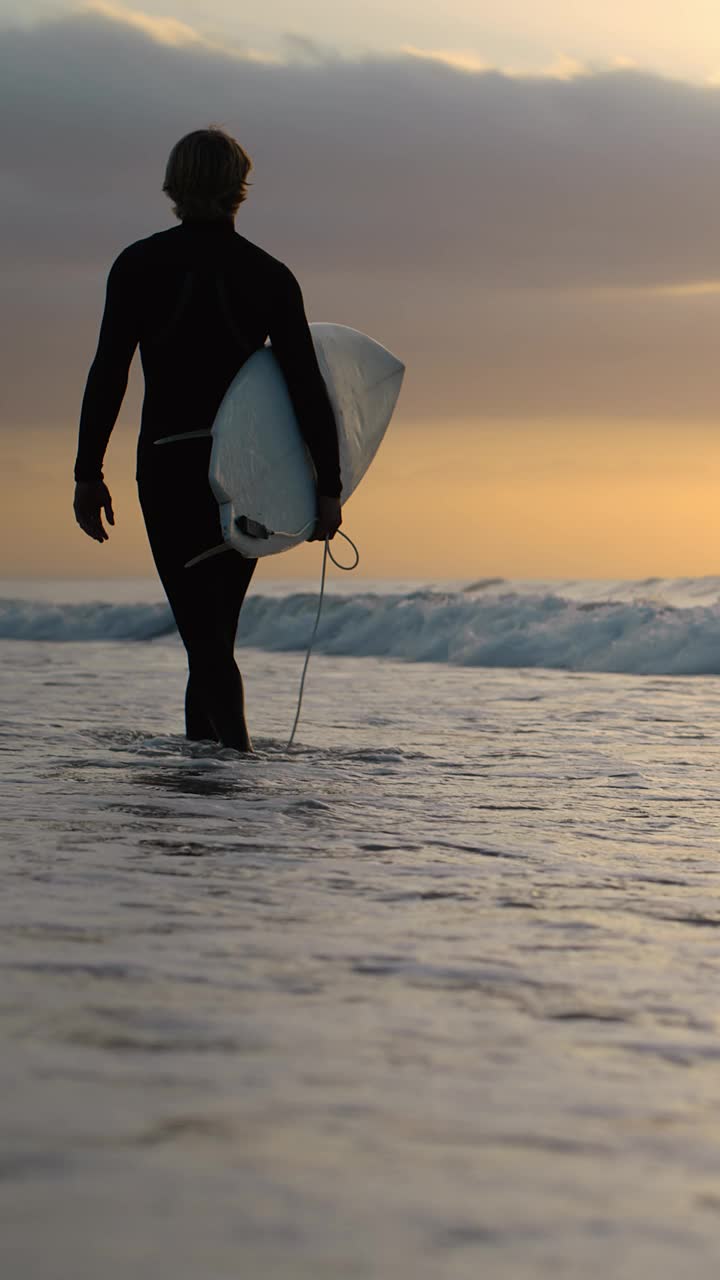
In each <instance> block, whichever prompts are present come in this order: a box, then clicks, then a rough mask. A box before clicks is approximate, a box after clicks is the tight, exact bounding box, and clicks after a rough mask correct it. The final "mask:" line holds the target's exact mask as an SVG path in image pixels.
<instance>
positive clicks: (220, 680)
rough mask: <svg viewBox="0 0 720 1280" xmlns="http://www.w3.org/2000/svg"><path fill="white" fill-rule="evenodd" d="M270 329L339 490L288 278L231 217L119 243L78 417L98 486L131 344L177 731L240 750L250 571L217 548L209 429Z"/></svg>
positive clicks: (329, 421) (84, 473) (326, 487)
mask: <svg viewBox="0 0 720 1280" xmlns="http://www.w3.org/2000/svg"><path fill="white" fill-rule="evenodd" d="M268 336H269V337H270V340H271V342H272V345H273V350H274V352H275V355H276V357H277V359H278V361H279V364H280V366H281V368H282V370H283V373H284V375H285V379H286V381H287V384H288V389H289V392H290V396H291V399H292V401H293V405H294V407H295V411H296V414H297V418H298V422H299V424H300V428H301V431H302V433H303V436H304V438H305V440H306V442H307V445H308V448H309V450H310V453H311V455H312V458H313V462H314V465H315V470H316V473H317V489H318V493H320V494H325V495H327V496H329V497H333V496H338V495H339V493H340V469H339V463H338V444H337V432H336V428H335V421H334V418H333V413H332V408H331V406H330V402H329V400H328V396H327V390H326V388H325V384H324V382H323V379H322V376H321V374H320V370H319V368H318V364H317V359H316V357H315V351H314V348H313V345H312V338H311V336H310V331H309V328H308V323H307V319H306V317H305V310H304V306H303V300H302V293H301V291H300V287H299V285H298V283H297V281H296V279H295V277H294V276H293V274H292V272H291V271H290V270H289V269H288V268H287V267H286V266H285V265H284V264H283V263H281V262H279V261H278V260H277V259H276V258H273V257H271V256H270V254H268V253H265V252H264V251H263V250H262V249H259V248H258V247H257V246H256V245H253V244H251V243H250V241H248V240H246V239H245V238H244V237H243V236H240V235H238V234H237V233H236V232H235V229H234V226H233V223H232V220H231V219H227V220H224V221H212V222H203V221H194V220H192V221H191V220H185V221H184V222H182V223H181V224H180V225H179V226H177V227H174V228H172V230H169V231H162V232H160V233H158V234H157V235H154V236H150V237H149V238H148V239H147V240H140V241H138V242H137V243H136V244H133V245H130V246H129V248H127V249H125V250H123V252H122V253H121V254H120V256H119V257H118V259H117V260H116V262H115V263H114V264H113V267H112V269H111V271H110V275H109V278H108V286H107V299H106V304H105V312H104V315H103V321H102V327H101V330H100V340H99V344H98V350H97V354H96V356H95V359H94V361H93V364H92V367H91V369H90V373H89V376H88V381H87V386H86V389H85V396H84V399H83V406H82V413H81V418H80V433H79V443H78V453H77V460H76V464H75V478H76V479H77V480H101V479H102V477H103V473H102V464H103V458H104V454H105V449H106V447H107V443H108V440H109V438H110V433H111V431H112V429H113V426H114V425H115V421H116V418H117V415H118V413H119V410H120V405H121V404H122V400H123V396H124V394H125V389H126V387H127V378H128V370H129V366H130V362H131V360H132V357H133V354H134V351H135V348H136V346H137V344H138V343H139V344H140V355H141V359H142V366H143V372H144V375H145V398H144V402H143V411H142V422H141V428H140V436H139V440H138V450H137V480H138V488H139V494H140V504H141V507H142V511H143V515H144V518H145V525H146V528H147V532H148V537H149V539H150V546H151V549H152V553H153V557H154V559H155V564H156V565H157V569H158V573H159V574H160V578H161V580H162V583H163V586H164V588H165V592H166V594H167V597H168V600H169V602H170V606H171V608H172V611H173V614H174V617H175V621H176V623H177V626H178V630H179V632H180V635H181V637H182V640H183V642H184V644H185V647H186V649H187V653H188V662H189V671H190V673H189V679H188V687H187V695H186V701H185V710H186V727H187V733H188V736H189V737H192V738H203V737H213V738H216V739H219V740H220V741H222V742H224V743H225V744H226V745H231V746H243V744H244V733H245V729H244V715H243V691H242V680H241V678H240V673H239V672H238V669H237V666H236V664H235V660H234V657H233V649H234V642H235V632H236V630H237V623H238V617H239V613H240V607H241V605H242V602H243V599H244V596H245V592H246V591H247V588H248V585H249V583H250V579H251V577H252V574H253V570H254V568H255V564H256V561H255V560H247V559H245V558H243V557H242V556H240V555H239V554H238V553H237V552H235V551H226V552H224V553H222V554H220V555H217V556H214V557H212V558H210V559H208V560H204V561H201V562H200V563H199V564H197V565H194V566H192V567H191V568H187V569H186V568H185V564H186V562H187V561H188V560H190V559H192V557H194V556H196V555H199V554H200V553H201V552H203V551H205V550H208V549H210V548H211V547H214V546H216V545H217V544H218V543H220V542H221V541H222V533H221V530H220V522H219V516H218V506H217V502H216V500H215V498H214V497H213V494H212V491H211V489H210V485H209V482H208V463H209V455H210V438H209V436H208V437H205V438H196V439H188V440H185V441H180V442H177V443H173V444H156V443H155V441H156V440H159V439H161V438H162V437H163V436H168V435H180V434H183V433H185V432H196V431H203V430H207V431H209V430H210V428H211V426H212V423H213V420H214V418H215V414H216V412H217V409H218V407H219V405H220V402H221V400H222V398H223V396H224V394H225V391H226V390H227V388H228V386H229V384H230V382H231V381H232V379H233V378H234V376H235V374H236V373H237V371H238V369H239V368H240V366H241V365H242V364H244V362H245V360H247V358H248V357H249V356H250V355H251V354H252V353H253V352H254V351H256V350H257V349H258V348H259V347H262V346H263V344H264V342H265V339H266V338H267V337H268Z"/></svg>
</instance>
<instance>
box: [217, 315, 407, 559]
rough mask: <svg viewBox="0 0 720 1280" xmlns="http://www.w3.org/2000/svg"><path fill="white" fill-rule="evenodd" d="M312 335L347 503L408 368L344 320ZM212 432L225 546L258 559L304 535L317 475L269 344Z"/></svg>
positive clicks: (246, 370) (241, 377) (231, 392)
mask: <svg viewBox="0 0 720 1280" xmlns="http://www.w3.org/2000/svg"><path fill="white" fill-rule="evenodd" d="M310 332H311V333H312V337H313V342H314V345H315V351H316V354H317V358H318V363H319V365H320V372H321V373H322V375H323V378H324V379H325V384H326V386H327V389H328V394H329V397H330V403H331V404H332V407H333V411H334V414H335V421H336V424H337V431H338V443H339V447H340V469H341V475H342V501H343V503H344V502H346V501H347V499H348V498H349V497H350V495H351V493H353V491H354V490H355V489H356V488H357V486H358V484H359V483H360V480H361V479H362V477H363V476H364V474H365V472H366V471H367V469H368V467H369V466H370V463H371V462H372V460H373V458H374V456H375V454H376V452H377V450H378V447H379V445H380V442H381V440H382V438H383V436H384V435H385V432H386V430H387V427H388V423H389V422H390V418H391V417H392V413H393V410H394V408H395V403H396V401H397V398H398V395H399V393H400V386H401V383H402V379H403V374H404V372H405V366H404V365H403V364H402V363H401V362H400V361H399V360H397V359H396V357H395V356H393V355H392V354H391V353H390V352H389V351H387V350H386V348H385V347H383V346H381V345H380V343H378V342H375V341H373V339H372V338H368V337H367V336H366V335H365V334H364V333H359V332H358V331H357V330H356V329H349V328H347V327H346V326H345V325H340V324H311V325H310ZM212 437H213V444H212V451H211V455H210V472H209V476H210V484H211V487H212V490H213V492H214V494H215V497H216V498H217V500H218V503H219V506H220V522H221V525H222V532H223V538H224V540H225V544H226V545H230V546H232V547H234V548H235V549H236V550H237V551H239V552H240V553H241V555H244V556H249V557H253V558H254V557H256V556H271V555H277V554H278V553H279V552H281V551H287V550H288V549H289V548H290V547H294V546H297V544H298V543H300V542H304V541H306V539H307V538H308V537H309V535H310V534H311V533H312V529H313V526H314V523H315V517H316V502H315V478H314V471H313V466H312V462H311V460H310V455H309V452H308V449H307V446H306V445H305V442H304V440H303V438H302V436H301V434H300V428H299V426H298V423H297V419H296V417H295V411H294V409H293V407H292V403H291V400H290V395H289V392H288V389H287V384H286V382H285V379H284V377H283V374H282V371H281V369H280V366H279V365H278V363H277V360H276V359H275V356H274V355H273V352H272V348H271V347H270V346H266V347H263V348H262V350H260V351H256V352H255V353H254V354H253V355H252V356H251V357H250V359H249V360H247V361H246V363H245V364H244V365H243V367H242V369H240V371H239V373H238V374H237V376H236V377H235V379H234V380H233V382H232V383H231V385H230V386H229V388H228V390H227V392H226V393H225V398H224V400H223V402H222V404H221V405H220V408H219V409H218V412H217V416H216V418H215V422H214V423H213V428H212ZM248 522H250V523H248ZM248 528H253V529H254V530H255V533H256V534H257V533H258V531H259V530H262V531H263V532H261V533H260V534H259V536H252V535H251V534H249V533H248V532H247V529H248ZM243 530H245V531H243ZM266 534H267V535H268V536H265V535H266Z"/></svg>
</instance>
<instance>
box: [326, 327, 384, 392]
mask: <svg viewBox="0 0 720 1280" xmlns="http://www.w3.org/2000/svg"><path fill="white" fill-rule="evenodd" d="M311 329H312V333H313V337H314V339H315V341H316V342H319V343H320V344H321V346H322V347H323V348H324V349H325V351H326V353H328V354H329V353H330V351H331V350H332V351H333V354H334V352H335V349H337V350H338V351H342V359H343V362H344V363H345V364H346V366H347V364H349V363H350V362H351V363H352V365H353V374H354V380H355V382H356V385H357V386H361V387H363V388H364V389H365V390H366V391H367V392H370V391H373V390H374V389H375V388H376V387H379V386H380V385H381V383H384V382H389V383H392V382H394V383H395V384H396V388H397V389H396V391H395V399H397V396H398V394H399V392H400V384H401V383H402V380H403V375H404V373H405V365H404V364H403V362H402V360H398V358H397V356H395V355H393V353H392V351H388V349H387V347H384V346H383V345H382V343H380V342H376V341H375V339H374V338H369V337H368V335H367V334H366V333H361V332H360V331H359V330H358V329H351V328H350V327H349V326H347V325H342V324H324V323H322V322H316V323H314V324H312V325H311ZM331 358H332V357H331ZM389 389H390V388H388V390H389Z"/></svg>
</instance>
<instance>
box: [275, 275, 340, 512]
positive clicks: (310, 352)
mask: <svg viewBox="0 0 720 1280" xmlns="http://www.w3.org/2000/svg"><path fill="white" fill-rule="evenodd" d="M269 333H270V341H271V343H272V348H273V351H274V353H275V356H276V358H277V361H278V364H279V365H280V368H281V369H282V371H283V374H284V376H285V381H286V383H287V386H288V391H289V393H290V399H291V400H292V404H293V408H294V410H295V414H296V416H297V420H298V424H299V426H300V430H301V432H302V435H303V439H304V440H305V442H306V444H307V446H308V449H309V450H310V455H311V457H312V460H313V464H314V466H315V472H316V476H317V491H318V498H319V500H321V499H334V500H335V502H336V504H337V513H338V516H339V510H340V503H339V499H340V493H341V489H342V483H341V478H340V456H339V450H338V437H337V427H336V425H335V415H334V413H333V410H332V405H331V404H330V399H329V396H328V393H327V387H326V386H325V382H324V381H323V376H322V374H321V372H320V367H319V365H318V361H317V356H316V354H315V347H314V346H313V340H312V334H311V332H310V326H309V325H308V322H307V316H306V315H305V306H304V303H303V296H302V291H301V289H300V285H299V284H298V282H297V280H296V279H295V277H294V275H293V274H292V272H291V271H290V270H288V268H287V267H283V276H282V279H281V281H280V286H279V288H278V291H277V293H276V296H275V299H274V305H273V308H272V314H271V318H270V326H269ZM326 505H327V506H328V512H329V504H326ZM328 512H326V513H325V514H326V516H327V515H328ZM318 515H319V518H320V521H321V522H322V521H323V510H322V503H321V502H320V501H319V511H318ZM338 524H339V519H338V522H337V524H336V525H335V528H337V527H338ZM323 536H326V535H323ZM327 536H330V535H327Z"/></svg>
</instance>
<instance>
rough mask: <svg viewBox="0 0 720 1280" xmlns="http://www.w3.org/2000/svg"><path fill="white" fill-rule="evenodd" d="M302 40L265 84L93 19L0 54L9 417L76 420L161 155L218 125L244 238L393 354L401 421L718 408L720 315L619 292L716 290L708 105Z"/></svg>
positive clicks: (157, 206) (157, 212)
mask: <svg viewBox="0 0 720 1280" xmlns="http://www.w3.org/2000/svg"><path fill="white" fill-rule="evenodd" d="M300 44H301V45H302V47H300V45H299V44H298V42H297V39H296V41H295V48H296V52H297V57H296V58H294V59H291V61H289V62H288V63H287V64H286V65H273V64H268V63H266V64H263V63H260V62H257V61H253V60H252V59H251V58H249V57H241V56H231V55H226V54H223V53H222V52H219V51H217V50H213V49H211V48H208V47H204V46H203V45H202V44H199V43H198V44H196V45H187V46H184V47H170V46H168V45H163V44H161V43H158V42H156V41H153V40H152V39H150V38H149V37H148V36H147V35H144V34H143V33H142V32H140V31H138V30H133V29H131V28H130V27H129V26H127V25H125V24H123V23H121V22H119V21H111V20H109V19H107V18H105V17H101V16H100V15H97V14H96V15H93V14H90V13H86V14H83V15H79V16H74V17H70V18H66V19H63V20H62V21H57V22H52V23H45V24H42V25H39V26H37V27H35V28H33V29H31V30H25V31H10V30H8V31H5V32H3V33H1V34H0V119H1V120H2V121H3V125H2V132H1V134H0V201H1V202H2V210H3V212H2V220H3V228H2V236H1V237H0V266H1V267H2V269H3V272H4V275H5V279H6V281H7V282H8V303H7V304H6V308H7V309H6V313H5V315H4V317H3V330H4V341H5V353H6V358H7V359H9V361H10V362H11V363H10V365H9V368H10V369H11V370H12V371H13V376H12V377H11V378H9V379H3V382H4V395H5V405H4V407H3V409H2V414H3V418H4V420H5V421H6V422H17V421H19V420H26V419H27V420H33V421H39V420H42V421H50V420H52V413H53V412H56V411H57V408H58V406H59V405H60V406H61V407H62V411H63V413H65V414H68V413H70V414H73V413H74V412H75V411H76V400H77V394H78V392H77V383H78V380H80V379H81V378H82V377H83V376H84V371H85V367H86V365H87V362H88V360H89V358H90V356H91V354H92V349H91V348H92V344H93V341H94V332H95V327H96V324H97V313H98V307H99V305H100V300H101V294H102V277H104V274H105V271H106V269H107V266H108V264H109V262H110V261H111V260H112V258H113V257H114V256H115V254H116V253H117V252H118V251H119V249H120V248H121V247H122V246H123V245H124V244H126V243H128V242H129V241H131V240H133V239H136V238H138V237H140V236H143V235H146V234H148V233H149V232H150V231H152V230H155V229H158V228H159V227H162V226H163V225H170V224H171V223H172V215H171V214H170V210H169V205H168V204H167V202H166V200H165V198H164V197H163V196H162V194H161V193H160V185H161V181H162V171H163V167H164V162H165V157H166V155H167V152H168V151H169V148H170V146H171V145H172V143H173V142H174V141H175V140H176V139H177V137H178V136H180V135H181V134H182V133H184V132H186V131H187V130H189V129H192V128H196V127H198V126H199V125H202V124H204V123H209V122H211V121H215V122H219V123H223V124H225V125H226V126H227V127H228V128H230V129H231V130H232V131H233V132H235V133H236V134H237V136H238V137H239V138H240V139H241V140H242V142H243V144H244V145H246V146H247V147H248V149H249V150H250V152H251V154H253V156H254V159H255V165H256V167H255V173H254V175H253V177H254V187H253V189H252V193H251V197H250V200H249V201H248V204H247V205H246V206H244V207H243V210H242V211H241V215H240V221H239V228H240V229H241V230H242V231H243V232H244V233H245V234H246V235H248V236H249V237H250V238H251V239H254V240H256V241H258V242H259V243H261V244H262V245H264V246H265V247H266V248H268V249H269V250H270V251H271V252H274V253H276V254H277V255H278V256H280V257H282V258H284V259H285V260H286V261H288V262H289V263H290V264H291V265H292V266H293V267H294V268H295V269H296V270H297V272H298V274H299V275H300V276H301V279H302V280H303V283H304V285H305V290H306V295H307V297H308V303H309V306H310V309H311V311H312V313H313V314H314V315H316V316H318V318H330V317H332V318H335V319H338V320H341V321H343V322H345V323H351V324H356V325H357V326H358V327H361V328H362V327H364V328H367V329H369V330H371V331H372V332H373V333H375V334H377V336H378V337H379V338H380V339H381V340H383V341H385V342H387V343H388V345H390V346H393V347H394V348H395V349H397V350H398V352H399V353H401V354H403V355H404V356H405V357H406V359H407V360H408V362H409V365H410V372H409V377H408V382H407V390H406V393H405V395H404V410H405V412H406V414H410V415H412V414H413V413H414V414H418V415H420V414H425V415H427V414H432V415H437V414H442V413H452V414H455V415H466V416H468V417H470V416H474V415H475V416H482V415H483V414H485V415H504V416H512V415H513V414H517V415H527V414H535V415H539V416H543V415H547V414H552V413H566V414H575V415H577V414H581V413H585V414H589V415H591V414H597V415H602V414H615V415H618V414H619V415H622V416H624V417H632V416H634V415H635V416H638V415H646V416H652V415H654V414H662V415H663V416H682V415H684V414H694V415H696V416H698V415H699V416H703V415H705V416H711V415H712V414H713V413H714V412H715V409H716V405H717V399H718V395H717V389H716V387H715V359H714V340H715V339H714V333H715V327H716V326H715V320H716V318H720V315H719V313H720V302H716V301H715V300H714V299H704V300H702V301H701V302H698V300H692V299H690V300H688V299H678V298H675V297H673V298H668V297H665V298H662V297H656V296H654V295H650V294H646V295H643V294H642V293H638V295H637V296H635V297H628V296H627V294H626V292H625V291H627V290H643V289H647V288H648V287H650V286H657V285H667V284H674V283H683V282H687V281H693V280H705V279H709V278H713V277H715V276H716V275H717V276H720V269H719V267H718V257H719V254H718V248H719V245H718V238H719V236H718V212H717V205H718V197H719V196H720V176H718V164H717V156H716V153H717V150H718V136H719V134H720V129H719V126H720V92H719V91H718V90H716V89H713V88H698V87H691V86H689V85H685V84H681V83H676V82H671V81H667V80H662V79H660V78H657V77H653V76H650V75H644V74H639V73H636V72H631V71H616V72H608V73H602V74H593V75H587V76H583V77H580V78H577V79H574V80H565V81H563V80H553V79H542V78H526V79H519V78H510V77H507V76H503V75H500V74H497V73H483V74H467V73H461V72H457V71H454V70H452V69H450V68H448V67H447V66H443V65H441V64H439V63H435V62H433V61H429V60H427V59H418V58H413V57H411V56H393V57H386V58H378V57H373V58H366V59H363V60H360V61H347V60H343V59H341V58H338V57H335V56H333V55H332V54H331V53H329V52H328V51H327V50H321V51H320V53H318V52H317V51H316V50H313V48H311V47H310V46H309V45H308V44H307V43H306V42H302V41H301V42H300ZM301 55H302V56H301ZM597 290H601V291H605V292H601V294H598V293H597V292H596V291H597ZM613 290H618V291H619V292H618V293H617V294H614V293H613ZM38 358H40V359H41V360H42V365H43V368H44V369H45V376H44V377H43V379H42V381H41V383H40V384H38V379H37V374H36V368H37V361H38Z"/></svg>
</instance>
